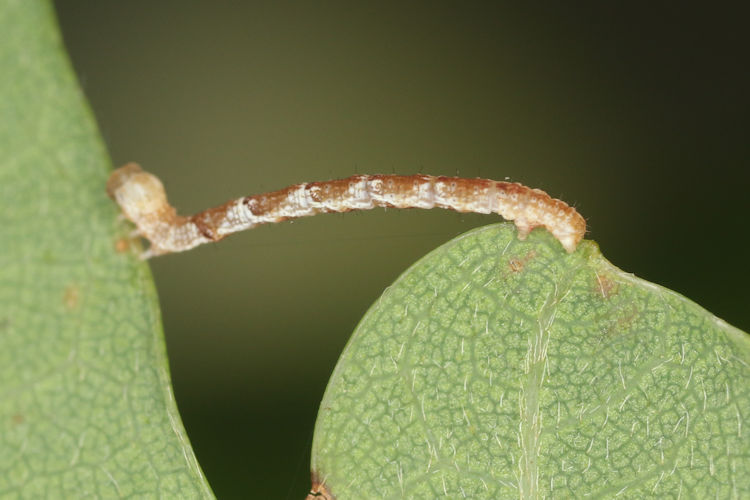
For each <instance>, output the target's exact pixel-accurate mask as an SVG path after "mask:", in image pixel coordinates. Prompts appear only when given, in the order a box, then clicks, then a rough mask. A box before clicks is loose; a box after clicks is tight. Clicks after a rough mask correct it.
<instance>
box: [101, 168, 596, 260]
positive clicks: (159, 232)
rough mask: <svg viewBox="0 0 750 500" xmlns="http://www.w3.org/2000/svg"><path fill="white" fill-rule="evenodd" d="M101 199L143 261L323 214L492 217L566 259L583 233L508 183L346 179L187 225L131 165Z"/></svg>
mask: <svg viewBox="0 0 750 500" xmlns="http://www.w3.org/2000/svg"><path fill="white" fill-rule="evenodd" d="M107 193H108V194H109V196H110V197H112V198H113V199H114V200H115V201H117V203H118V204H119V205H120V208H121V209H122V212H123V214H124V215H125V217H126V218H127V219H129V220H130V221H132V222H133V223H134V224H135V225H136V228H137V232H136V234H137V235H138V236H141V237H143V238H146V239H148V240H149V241H150V242H151V246H150V247H149V249H148V250H147V251H145V252H144V253H143V255H142V258H144V259H147V258H149V257H154V256H157V255H163V254H166V253H171V252H182V251H184V250H189V249H191V248H193V247H195V246H198V245H202V244H203V243H209V242H212V241H218V240H220V239H222V238H224V237H225V236H228V235H230V234H232V233H236V232H238V231H243V230H245V229H251V228H253V227H255V226H258V225H260V224H266V223H269V222H281V221H285V220H288V219H295V218H297V217H306V216H308V215H315V214H321V213H330V212H349V211H351V210H369V209H371V208H375V207H394V208H434V207H438V208H448V209H451V210H455V211H457V212H475V213H481V214H489V213H497V214H499V215H500V216H502V217H503V218H504V219H506V220H511V221H513V222H514V223H515V225H516V227H517V228H518V237H519V238H520V239H524V238H526V236H527V235H528V234H529V232H530V231H531V230H532V229H534V228H535V227H540V226H541V227H544V228H546V229H547V230H548V231H549V232H550V233H552V235H553V236H554V237H555V238H557V239H558V240H559V241H560V243H561V244H562V246H563V247H564V248H565V250H567V251H568V252H573V251H574V250H575V249H576V246H577V245H578V243H579V242H580V241H581V239H582V238H583V236H584V234H585V233H586V221H585V220H584V219H583V217H582V216H581V215H580V214H579V213H578V212H576V210H575V209H574V208H572V207H570V206H568V205H567V204H566V203H565V202H563V201H560V200H558V199H555V198H552V197H551V196H549V195H548V194H547V193H545V192H544V191H541V190H539V189H531V188H529V187H526V186H524V185H522V184H518V183H515V182H502V181H493V180H489V179H464V178H461V177H435V176H431V175H354V176H352V177H347V178H346V179H340V180H333V181H324V182H311V183H303V184H295V185H293V186H289V187H287V188H284V189H282V190H280V191H273V192H270V193H265V194H260V195H255V196H247V197H245V198H239V199H237V200H234V201H230V202H228V203H225V204H224V205H221V206H218V207H215V208H209V209H208V210H204V211H203V212H200V213H197V214H195V215H192V216H189V217H183V216H180V215H177V211H176V210H175V209H174V207H172V206H171V205H170V204H169V202H168V201H167V195H166V193H165V191H164V186H163V185H162V183H161V181H160V180H159V179H158V178H157V177H156V176H154V175H152V174H150V173H148V172H145V171H143V170H142V169H141V167H139V166H138V165H137V164H135V163H128V164H127V165H125V166H123V167H120V168H118V169H116V170H115V171H114V172H112V174H111V175H110V177H109V180H108V181H107Z"/></svg>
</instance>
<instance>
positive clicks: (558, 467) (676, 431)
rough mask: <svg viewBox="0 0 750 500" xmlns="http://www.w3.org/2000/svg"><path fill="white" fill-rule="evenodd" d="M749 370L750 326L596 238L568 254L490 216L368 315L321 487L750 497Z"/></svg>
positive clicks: (341, 381) (464, 494)
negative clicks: (607, 250) (653, 279)
mask: <svg viewBox="0 0 750 500" xmlns="http://www.w3.org/2000/svg"><path fill="white" fill-rule="evenodd" d="M749 378H750V338H749V337H748V335H747V334H745V333H743V332H741V331H739V330H737V329H736V328H733V327H731V326H729V325H728V324H726V323H725V322H723V321H722V320H720V319H718V318H716V317H715V316H713V315H711V314H710V313H708V312H706V311H705V310H703V309H702V308H700V307H699V306H698V305H696V304H694V303H692V302H690V301H689V300H687V299H685V298H684V297H682V296H680V295H678V294H676V293H674V292H671V291H669V290H666V289H664V288H661V287H659V286H656V285H653V284H651V283H648V282H645V281H643V280H640V279H638V278H635V277H633V276H632V275H630V274H627V273H624V272H622V271H620V270H619V269H617V268H616V267H614V266H613V265H612V264H610V263H609V262H608V261H606V260H605V259H604V258H603V257H602V256H601V254H600V253H599V249H598V247H597V246H596V245H595V244H594V243H592V242H588V241H585V242H583V243H582V244H581V246H580V247H579V249H578V251H576V252H575V253H574V254H572V255H568V254H566V253H565V252H564V251H562V249H561V248H560V247H559V245H558V244H557V242H556V241H555V240H554V239H553V238H552V236H551V235H550V234H548V233H546V232H544V231H541V230H536V231H534V232H533V233H532V234H531V236H530V237H529V239H528V240H527V241H525V242H521V241H519V240H518V239H517V238H516V234H515V229H513V227H512V225H510V224H500V225H493V226H487V227H484V228H481V229H479V230H475V231H472V232H469V233H467V234H465V235H463V236H460V237H458V238H456V239H455V240H453V241H451V242H449V243H447V244H445V245H443V246H442V247H440V248H439V249H437V250H435V251H434V252H432V253H431V254H429V255H427V256H426V257H424V258H423V259H422V260H420V261H419V262H418V263H416V264H415V265H414V266H412V267H411V269H409V270H408V271H406V272H405V273H404V274H403V275H402V276H401V277H400V278H399V279H398V280H397V281H396V282H395V283H394V284H393V285H392V286H391V287H390V288H388V290H386V292H385V293H384V294H383V296H382V297H381V298H380V299H379V300H378V301H377V302H376V303H375V304H374V305H373V306H372V308H371V309H370V311H369V312H368V313H367V315H366V316H365V317H364V319H363V320H362V322H361V323H360V325H359V326H358V327H357V330H356V331H355V333H354V335H353V336H352V338H351V340H350V341H349V343H348V345H347V347H346V349H345V351H344V353H343V355H342V356H341V358H340V360H339V363H338V366H337V367H336V370H335V372H334V374H333V377H332V378H331V380H330V382H329V385H328V389H327V390H326V394H325V397H324V399H323V402H322V403H321V407H320V412H319V415H318V422H317V424H316V430H315V438H314V443H313V457H312V467H313V482H314V488H313V490H314V491H320V492H327V493H331V494H333V495H335V496H336V498H337V499H339V500H343V499H347V498H389V499H391V498H438V497H440V498H583V497H591V498H614V497H617V498H644V497H665V496H672V497H674V498H679V497H680V496H682V497H683V498H687V497H691V498H709V497H710V498H744V497H748V496H750V475H748V474H747V473H746V472H747V471H748V470H750V432H748V430H747V426H746V425H743V422H744V419H745V418H747V415H750V386H749V385H748V384H747V380H748V379H749ZM321 483H322V484H321ZM311 496H312V495H311Z"/></svg>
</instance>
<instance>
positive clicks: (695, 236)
mask: <svg viewBox="0 0 750 500" xmlns="http://www.w3.org/2000/svg"><path fill="white" fill-rule="evenodd" d="M55 5H56V8H57V11H58V14H59V17H60V22H61V25H62V31H63V35H64V38H65V41H66V44H67V46H68V48H69V51H70V54H71V58H72V60H73V64H74V66H75V68H76V71H77V73H78V75H79V78H80V80H81V83H82V85H83V88H84V90H85V92H86V95H87V96H88V98H89V100H90V102H91V105H92V107H93V110H94V112H95V114H96V116H97V119H98V121H99V125H100V128H101V131H102V133H103V135H104V138H105V140H106V142H107V145H108V147H109V150H110V152H111V154H112V158H113V160H114V162H115V164H116V165H119V164H122V163H125V162H127V161H137V162H139V163H141V164H142V165H143V166H144V167H145V168H147V169H148V170H151V171H153V172H154V173H156V174H157V175H159V177H161V178H162V180H163V181H164V183H165V184H166V185H167V190H168V193H169V196H170V199H171V201H172V202H173V203H174V204H175V205H176V206H177V207H178V208H179V209H180V211H181V212H183V213H191V212H194V211H198V210H201V209H203V208H207V207H209V206H212V205H216V204H219V203H222V202H224V201H226V200H228V199H230V198H234V197H239V196H243V195H249V194H255V193H260V192H263V191H267V190H274V189H278V188H282V187H284V186H286V185H288V184H294V183H298V182H303V181H315V180H326V179H331V178H338V177H345V176H349V175H352V174H354V173H392V172H397V173H406V174H409V173H416V172H423V173H430V174H437V175H456V174H458V175H461V176H466V177H477V176H481V177H489V178H494V179H500V180H502V179H505V178H506V177H508V178H510V179H512V180H515V181H520V182H523V183H525V184H527V185H530V186H533V187H539V188H542V189H545V190H546V191H547V192H549V193H550V194H552V195H553V196H556V197H561V198H562V199H564V200H566V201H568V202H570V203H572V204H574V205H576V206H577V207H578V209H579V210H580V211H581V212H582V213H583V214H584V216H585V217H586V218H587V219H588V222H589V230H590V233H589V237H590V238H592V239H594V240H596V241H598V242H599V244H600V246H601V248H602V251H603V253H604V255H605V256H606V257H607V258H609V259H610V260H611V261H612V262H614V263H615V264H616V265H617V266H619V267H621V268H622V269H625V270H627V271H631V272H633V273H635V274H636V275H638V276H640V277H643V278H646V279H648V280H650V281H654V282H656V283H660V284H662V285H664V286H667V287H669V288H672V289H674V290H676V291H678V292H680V293H682V294H684V295H686V296H687V297H689V298H691V299H693V300H695V301H696V302H698V303H700V304H701V305H703V306H704V307H706V308H707V309H709V310H710V311H712V312H713V313H715V314H717V315H718V316H720V317H722V318H724V319H726V320H727V321H729V322H730V323H732V324H734V325H736V326H738V327H740V328H742V329H744V330H746V331H747V330H750V314H749V313H748V305H749V304H750V300H749V299H750V291H749V286H750V285H748V284H749V283H750V270H749V269H748V246H747V245H748V241H749V239H748V234H747V233H748V223H747V215H748V211H749V209H750V201H749V196H748V187H749V183H748V168H750V147H749V146H748V144H749V141H748V132H749V127H748V116H750V115H749V111H750V109H749V105H748V104H749V102H750V99H749V98H748V88H750V85H749V83H750V82H748V79H747V76H746V74H745V72H746V69H747V68H746V66H747V47H748V36H747V35H746V34H745V33H743V31H745V32H746V29H745V26H744V25H743V24H744V19H745V18H744V17H743V16H742V15H740V12H732V11H725V10H721V8H719V7H713V6H712V7H704V9H713V10H689V8H688V7H687V6H686V5H681V6H680V7H679V9H678V8H677V7H671V6H670V7H658V6H654V5H652V6H648V7H643V8H636V7H634V6H632V5H630V4H628V5H627V6H624V5H621V6H614V5H611V4H610V3H604V4H603V5H599V4H594V5H584V4H578V5H577V6H563V5H556V6H548V7H545V8H542V7H539V6H538V5H537V6H522V5H511V4H505V5H493V6H488V5H486V4H469V3H460V2H455V3H435V2H429V3H422V4H419V3H408V4H406V3H404V4H402V3H389V4H382V3H350V2H320V3H319V2H268V3H256V2H176V1H169V2H146V1H130V2H121V1H114V0H97V1H93V0H92V1H81V0H57V1H56V2H55ZM102 189H104V187H103V186H102ZM495 221H496V219H495V218H493V217H491V216H474V215H461V214H456V213H451V212H445V211H440V210H433V211H429V212H419V211H402V212H398V211H394V210H391V211H388V212H385V211H383V210H377V211H373V212H367V213H357V214H346V215H326V216H320V217H315V218H311V219H304V220H299V221H296V222H294V223H285V224H279V225H275V226H267V227H261V228H258V229H255V230H253V231H251V232H247V233H243V234H241V235H237V236H234V237H232V238H229V239H228V240H225V241H223V242H221V243H220V244H217V245H210V246H206V247H203V248H199V249H197V250H194V251H191V252H189V253H185V254H180V255H173V256H167V257H161V258H158V259H155V260H153V261H151V266H152V269H153V271H154V275H155V279H156V283H157V286H158V289H159V295H160V300H161V305H162V311H163V316H164V328H165V331H166V337H167V344H168V350H169V358H170V363H171V370H172V376H173V381H174V388H175V393H176V396H177V402H178V404H179V407H180V411H181V413H182V417H183V420H184V423H185V426H186V428H187V430H188V433H189V435H190V439H191V441H192V443H193V446H194V448H195V451H196V454H197V456H198V458H199V460H200V462H201V465H202V467H203V469H204V470H205V473H206V475H207V477H208V480H209V482H210V483H211V485H212V487H213V488H214V491H215V492H216V494H217V495H218V496H219V497H220V498H247V497H249V496H250V494H251V492H252V496H253V497H256V498H302V497H303V496H304V495H305V493H306V491H307V488H308V485H309V481H308V470H307V469H308V461H309V448H310V442H311V439H312V430H313V425H314V421H315V415H316V412H317V406H318V402H319V400H320V398H321V396H322V394H323V391H324V389H325V385H326V382H327V379H328V377H329V375H330V373H331V371H332V369H333V367H334V365H335V363H336V359H337V357H338V354H339V352H340V351H341V349H342V348H343V346H344V344H345V343H346V341H347V339H348V337H349V335H350V334H351V332H352V331H353V329H354V327H355V326H356V324H357V321H358V320H359V318H360V317H361V316H362V314H363V313H364V312H365V311H366V310H367V308H368V307H369V306H370V304H371V303H372V302H373V301H374V300H375V299H377V297H378V296H379V294H380V293H381V291H382V290H383V289H384V287H386V286H387V285H388V284H389V283H391V282H392V281H393V280H394V279H395V278H396V277H397V276H398V275H399V274H400V273H401V272H402V271H404V270H405V269H406V268H407V267H408V266H409V265H410V264H411V263H413V262H414V261H415V260H416V259H418V258H419V257H420V256H422V255H424V254H425V253H427V252H428V251H430V250H431V249H433V248H435V247H436V246H438V245H440V244H441V243H443V242H445V241H447V240H449V239H450V238H452V237H454V236H456V235H458V234H460V233H463V232H465V231H467V230H469V229H471V228H472V227H475V226H478V225H483V224H487V223H491V222H495Z"/></svg>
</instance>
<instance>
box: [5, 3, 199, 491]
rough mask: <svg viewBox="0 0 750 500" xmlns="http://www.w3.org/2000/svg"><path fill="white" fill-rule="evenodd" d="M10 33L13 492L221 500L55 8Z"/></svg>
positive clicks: (8, 293) (27, 10)
mask: <svg viewBox="0 0 750 500" xmlns="http://www.w3.org/2000/svg"><path fill="white" fill-rule="evenodd" d="M0 33H2V35H0V36H1V37H2V43H0V496H3V497H5V496H12V497H13V498H47V497H49V498H84V497H97V498H99V497H102V498H112V497H124V496H131V497H137V498H153V497H157V496H158V497H171V498H195V497H211V496H212V494H211V492H210V489H209V487H208V485H207V484H206V482H205V480H204V478H203V476H202V473H201V471H200V469H199V467H198V464H197V462H196V460H195V458H194V456H193V452H192V450H191V448H190V445H189V443H188V440H187V437H186V435H185V431H184V430H183V427H182V424H181V422H180V418H179V415H178V413H177V409H176V407H175V403H174V397H173V395H172V391H171V387H170V381H169V371H168V366H167V361H166V356H165V348H164V340H163V337H162V333H161V324H160V318H159V309H158V303H157V298H156V294H155V290H154V286H153V282H152V280H151V276H150V274H149V271H148V268H147V266H146V265H145V264H144V263H141V262H139V261H138V260H137V259H136V258H135V257H134V253H133V252H125V253H118V252H117V251H116V250H115V248H116V243H117V240H118V238H121V237H122V236H123V235H124V234H125V232H126V231H127V228H126V225H125V224H123V223H118V222H117V221H116V216H117V210H116V208H115V206H114V204H113V203H112V202H111V201H110V200H109V199H108V198H107V197H106V195H105V192H104V186H105V181H106V179H107V176H108V173H109V169H110V165H109V160H108V159H107V155H106V151H105V149H104V147H103V145H102V143H101V140H100V138H99V136H98V133H97V131H96V127H95V125H94V121H93V119H92V117H91V114H90V113H89V111H88V109H87V107H86V103H85V101H84V98H83V96H82V94H81V92H80V90H79V89H78V87H77V84H76V81H75V78H74V76H73V72H72V70H71V68H70V64H69V63H68V61H67V59H66V56H65V53H64V51H63V48H62V43H61V40H60V35H59V33H58V31H57V28H56V26H55V20H54V13H53V12H52V9H51V6H50V5H49V4H48V3H47V2H42V1H20V0H15V1H14V0H0Z"/></svg>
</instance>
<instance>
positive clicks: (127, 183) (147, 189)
mask: <svg viewBox="0 0 750 500" xmlns="http://www.w3.org/2000/svg"><path fill="white" fill-rule="evenodd" d="M107 194H108V195H109V196H110V198H112V199H113V200H115V201H116V202H117V204H118V205H120V208H121V209H122V212H123V213H124V214H125V217H127V218H128V219H129V220H130V221H132V222H134V223H135V224H136V225H139V222H142V221H144V220H148V219H152V218H159V217H161V216H162V215H163V214H164V213H165V212H167V211H169V210H170V209H171V207H170V205H169V203H168V202H167V194H166V193H165V191H164V185H163V184H162V183H161V181H160V180H159V179H158V178H156V176H154V175H151V174H149V173H148V172H144V171H143V169H141V167H140V166H139V165H138V164H136V163H128V164H127V165H125V166H122V167H120V168H118V169H116V170H115V171H114V172H112V174H111V175H110V176H109V179H108V180H107Z"/></svg>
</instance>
